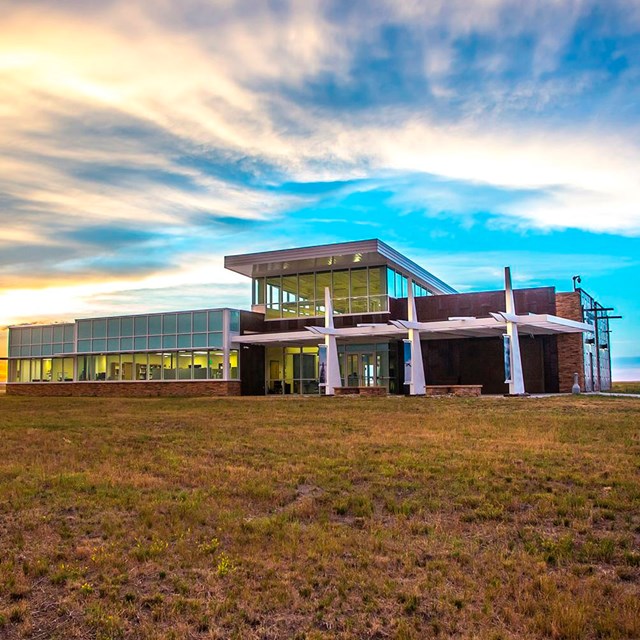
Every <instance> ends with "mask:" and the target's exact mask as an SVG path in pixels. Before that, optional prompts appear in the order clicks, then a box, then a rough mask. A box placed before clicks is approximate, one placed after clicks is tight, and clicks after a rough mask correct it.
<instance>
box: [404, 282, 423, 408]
mask: <svg viewBox="0 0 640 640" xmlns="http://www.w3.org/2000/svg"><path fill="white" fill-rule="evenodd" d="M408 287H409V291H408V295H409V298H408V302H407V315H408V318H407V320H409V322H418V313H417V312H416V300H415V298H414V296H413V281H412V280H411V278H409V282H408ZM409 342H410V343H411V383H410V385H409V395H412V396H423V395H424V394H425V389H424V384H425V382H424V363H423V362H422V347H421V346H420V331H418V329H409Z"/></svg>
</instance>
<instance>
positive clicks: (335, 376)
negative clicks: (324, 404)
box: [324, 287, 342, 396]
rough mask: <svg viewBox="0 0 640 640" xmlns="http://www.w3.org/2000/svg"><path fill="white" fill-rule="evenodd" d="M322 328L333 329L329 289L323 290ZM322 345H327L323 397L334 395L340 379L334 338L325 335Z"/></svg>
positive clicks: (340, 383) (340, 381)
mask: <svg viewBox="0 0 640 640" xmlns="http://www.w3.org/2000/svg"><path fill="white" fill-rule="evenodd" d="M324 326H325V328H327V329H333V328H334V326H333V304H332V302H331V291H330V290H329V287H325V289H324ZM324 343H325V344H326V345H327V383H326V387H325V395H328V396H333V395H335V391H334V390H335V389H336V388H337V387H341V386H342V379H341V378H340V362H339V360H338V345H337V343H336V337H335V335H332V334H327V335H325V337H324Z"/></svg>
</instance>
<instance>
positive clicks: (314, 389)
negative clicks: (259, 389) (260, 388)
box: [266, 347, 320, 395]
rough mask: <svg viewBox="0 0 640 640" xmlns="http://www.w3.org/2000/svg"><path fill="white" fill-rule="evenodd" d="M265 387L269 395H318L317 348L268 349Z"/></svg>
mask: <svg viewBox="0 0 640 640" xmlns="http://www.w3.org/2000/svg"><path fill="white" fill-rule="evenodd" d="M266 387H267V388H266V391H267V393H269V394H286V395H288V394H291V393H295V394H318V393H319V392H320V386H319V381H318V347H268V348H267V349H266Z"/></svg>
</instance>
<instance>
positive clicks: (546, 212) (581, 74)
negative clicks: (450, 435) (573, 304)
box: [0, 0, 640, 313]
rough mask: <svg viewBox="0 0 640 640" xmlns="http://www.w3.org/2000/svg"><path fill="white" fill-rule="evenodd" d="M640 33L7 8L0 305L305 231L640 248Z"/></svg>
mask: <svg viewBox="0 0 640 640" xmlns="http://www.w3.org/2000/svg"><path fill="white" fill-rule="evenodd" d="M5 4H6V3H5ZM639 33H640V5H638V4H637V3H629V2H627V1H625V0H611V1H609V2H607V3H602V2H599V1H598V0H572V1H571V2H553V1H545V2H533V3H522V2H520V1H519V0H486V1H482V2H474V3H469V2H468V1H467V0H446V1H445V0H434V1H430V2H414V1H409V0H407V1H404V2H397V1H395V0H382V1H381V2H377V3H375V4H371V3H370V2H365V1H364V0H356V1H354V2H348V3H344V2H339V1H337V0H336V1H335V2H325V1H321V0H309V1H306V2H280V3H260V2H257V3H256V2H253V1H252V2H249V1H248V0H246V1H245V0H242V1H240V0H239V1H237V2H234V1H228V2H216V3H210V2H204V0H185V1H184V2H180V3H176V2H170V1H169V0H158V1H156V2H153V3H146V2H141V1H126V2H125V1H124V0H109V1H106V2H94V1H92V0H91V1H89V2H85V1H83V2H81V1H80V0H66V1H65V2H59V3H51V2H45V1H44V0H24V1H22V2H19V3H8V4H6V6H5V7H4V8H3V20H2V22H1V23H0V125H1V126H0V223H1V225H2V232H1V233H0V279H1V282H0V297H1V296H11V295H14V294H12V290H18V291H23V292H29V291H32V290H34V289H36V288H43V287H46V288H58V287H60V288H62V290H63V291H66V292H67V293H68V296H67V294H66V293H65V294H60V300H64V299H66V300H67V302H69V304H70V305H71V307H72V308H79V309H80V310H81V309H82V303H81V302H78V304H77V305H76V303H74V302H73V300H76V298H74V296H75V295H76V294H75V293H73V291H75V290H74V287H76V286H79V287H82V286H85V285H87V286H89V285H90V286H91V287H94V288H95V287H96V286H97V285H101V284H103V285H104V286H105V287H106V288H107V290H108V291H109V292H111V293H113V294H114V295H115V293H116V292H117V290H118V287H122V291H129V290H132V289H130V288H133V289H136V288H137V289H138V290H146V284H145V283H146V282H148V281H152V282H154V283H157V287H156V285H154V286H153V287H152V288H153V290H154V291H156V292H160V291H162V290H163V287H166V288H167V290H172V287H174V286H175V285H174V284H173V283H172V280H171V278H172V277H174V275H175V274H183V273H185V272H184V271H183V269H184V265H185V264H187V263H188V262H189V261H190V260H202V259H203V257H206V255H207V252H209V253H210V254H211V255H219V254H223V253H226V252H236V251H240V250H243V249H245V248H253V247H247V244H248V240H247V236H246V231H247V230H248V229H249V230H254V231H255V236H254V237H259V238H260V243H261V245H262V246H265V248H266V247H267V246H274V245H275V244H276V243H278V242H282V241H283V239H285V240H287V241H288V242H289V243H299V242H300V241H302V242H305V243H308V241H309V240H308V238H307V237H306V236H307V235H308V227H305V226H304V224H303V221H302V218H303V217H306V219H307V220H308V221H311V220H322V221H324V222H325V223H327V224H324V225H322V226H323V227H324V228H325V230H324V231H321V232H318V238H317V239H318V240H320V238H327V239H332V238H331V237H329V236H331V235H333V237H335V236H336V234H339V233H347V232H346V231H340V230H341V229H342V230H345V229H349V228H351V227H352V226H353V225H359V226H360V227H362V226H363V225H373V228H376V225H378V224H380V223H381V221H382V222H384V220H388V218H389V216H394V217H404V216H412V215H423V216H426V217H428V218H429V219H430V220H432V221H442V220H444V219H445V218H446V219H454V220H456V221H458V222H459V223H460V224H461V225H462V226H463V227H464V226H465V225H466V226H472V225H474V224H483V225H489V226H490V227H491V228H501V225H502V227H509V228H511V229H514V230H515V231H516V232H526V231H527V230H534V231H539V232H548V231H552V230H561V229H581V230H585V231H589V232H592V233H598V234H600V233H605V232H606V233H615V234H619V235H625V236H628V237H637V236H638V235H640V212H639V211H638V208H637V203H638V202H640V181H638V179H637V167H638V166H640V144H639V143H638V140H640V135H639V134H640V125H639V124H638V123H639V122H640V119H639V116H640V36H639V35H638V34H639ZM363 193H364V194H368V198H365V197H364V196H363V197H361V198H360V204H361V205H362V203H363V202H364V203H365V204H364V205H362V208H360V209H357V208H355V202H354V201H355V200H356V199H357V197H356V196H360V195H361V194H363ZM376 198H377V200H376ZM352 206H353V208H352V209H349V207H352ZM314 209H317V211H314ZM381 209H383V210H384V212H385V213H384V216H386V217H385V218H384V220H381V218H380V217H379V214H378V211H379V210H381ZM340 220H346V221H347V222H346V223H340V222H338V221H340ZM330 221H335V222H330ZM315 224H316V225H317V224H319V223H315ZM432 226H433V228H431V229H430V233H431V235H430V237H431V238H432V239H435V238H436V237H440V238H442V237H446V235H447V234H446V233H445V232H444V231H442V230H440V231H438V229H436V228H435V225H432ZM295 233H299V234H300V235H299V236H295V235H294V234H295ZM389 233H390V234H393V231H389ZM322 234H324V235H322ZM438 234H440V235H438ZM315 240H316V238H315V237H314V241H315ZM494 257H495V258H497V256H492V259H493V258H494ZM207 264H208V263H207ZM210 268H211V269H214V268H215V269H216V270H215V271H210V272H209V273H208V276H209V281H211V280H212V274H213V273H215V279H216V280H219V279H220V278H221V277H223V276H222V275H221V271H220V269H221V267H214V266H213V265H210ZM531 273H532V275H531V279H532V281H533V280H535V275H534V270H533V269H532V272H531ZM538 273H540V271H538ZM180 277H182V276H180ZM453 277H454V279H456V280H459V281H460V282H463V279H462V277H461V278H460V279H458V278H457V276H456V274H455V273H454V274H453ZM466 281H467V282H468V280H466ZM184 283H185V282H184V281H181V284H180V285H179V286H182V285H183V284H184ZM76 293H77V295H78V296H79V297H78V298H77V300H80V301H82V300H84V299H85V298H84V297H83V296H84V295H85V293H82V292H79V293H78V292H76ZM15 295H18V296H19V297H18V298H6V297H5V298H2V300H3V301H4V302H5V303H7V304H10V305H11V307H10V308H16V309H17V308H18V307H20V308H22V309H28V310H29V311H30V312H31V310H33V307H32V306H30V303H29V302H28V294H27V293H24V295H23V294H22V293H16V294H15ZM86 295H87V296H88V295H89V293H88V292H87V293H86ZM96 295H100V292H99V291H96ZM87 299H88V298H87ZM147 304H148V303H147ZM74 305H75V306H74ZM4 308H5V309H6V308H9V307H7V306H6V305H5V307H4ZM5 313H6V312H5ZM25 313H26V311H25Z"/></svg>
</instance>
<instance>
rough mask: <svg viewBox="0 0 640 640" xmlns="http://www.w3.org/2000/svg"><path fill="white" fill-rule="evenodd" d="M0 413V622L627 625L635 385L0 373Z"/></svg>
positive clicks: (591, 629) (636, 535)
mask: <svg viewBox="0 0 640 640" xmlns="http://www.w3.org/2000/svg"><path fill="white" fill-rule="evenodd" d="M0 430H1V433H0V435H1V437H2V456H1V457H0V549H1V550H2V553H1V554H0V637H6V638H31V639H37V638H43V639H45V638H47V639H48V638H60V639H62V638H64V639H68V638H176V639H182V638H398V639H401V638H405V639H406V638H428V637H440V638H447V637H451V636H455V637H459V638H471V637H474V638H493V639H497V638H567V639H568V638H580V639H582V638H638V637H640V456H639V455H638V454H639V453H640V401H638V400H636V399H632V398H629V399H626V398H620V397H603V396H598V397H584V396H583V397H553V398H544V399H537V398H535V399H534V398H530V399H505V398H481V399H447V398H442V399H440V398H435V399H424V398H402V397H400V398H398V397H393V398H371V399H364V398H362V399H358V398H336V399H327V398H308V399H295V398H285V399H282V398H279V399H273V398H255V399H250V398H237V399H138V400H136V399H126V400H125V399H121V400H113V399H63V398H59V399H54V398H51V399H26V398H16V397H11V396H4V395H3V396H0Z"/></svg>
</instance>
